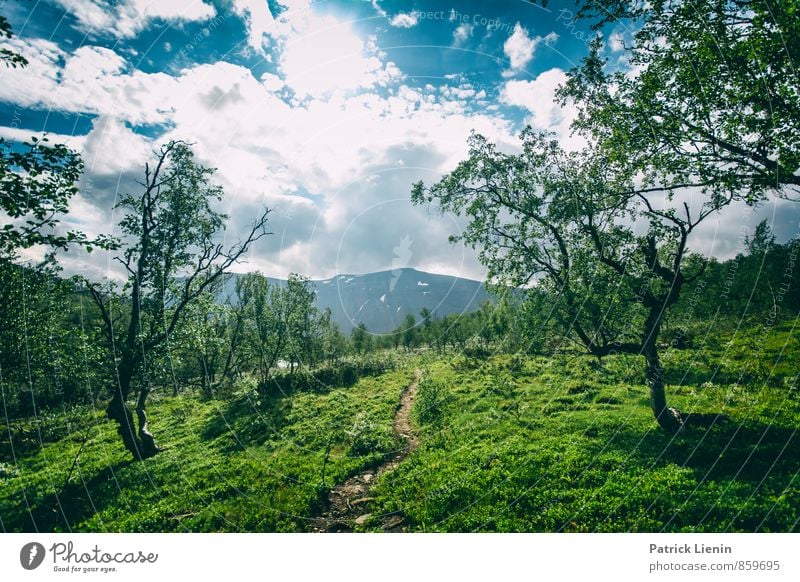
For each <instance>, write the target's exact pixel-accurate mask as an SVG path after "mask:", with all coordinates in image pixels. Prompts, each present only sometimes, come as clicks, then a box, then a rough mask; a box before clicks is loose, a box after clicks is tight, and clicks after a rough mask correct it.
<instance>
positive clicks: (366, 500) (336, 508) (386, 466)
mask: <svg viewBox="0 0 800 582" xmlns="http://www.w3.org/2000/svg"><path fill="white" fill-rule="evenodd" d="M421 373H422V372H421V370H415V371H414V379H413V380H412V381H411V383H410V384H409V385H408V386H407V387H406V389H405V390H404V391H403V394H402V396H401V397H400V408H399V409H398V410H397V414H395V416H394V421H393V422H392V427H393V428H394V432H395V434H396V435H398V436H399V437H400V438H401V439H403V441H405V446H404V447H403V448H401V449H399V450H398V451H396V452H395V453H394V454H393V455H392V456H391V457H389V458H388V459H387V460H386V461H384V462H383V463H381V464H380V465H378V466H377V467H375V468H374V469H368V470H366V471H363V472H362V473H359V474H358V475H354V476H353V477H350V478H349V479H348V480H347V481H345V482H344V483H341V484H340V485H337V486H336V487H334V488H333V489H332V490H331V492H330V494H329V495H328V509H327V511H325V513H323V514H322V515H321V516H319V517H317V518H314V519H312V520H311V522H310V524H309V531H312V532H349V531H353V530H354V529H355V528H356V527H358V526H361V525H364V524H365V523H367V521H369V522H370V524H372V525H374V524H376V523H377V524H379V525H380V528H381V529H383V530H384V531H400V530H401V528H402V525H403V518H402V517H401V516H399V515H381V516H375V517H374V518H373V516H372V514H371V513H370V510H369V505H370V502H371V501H372V500H373V499H374V498H373V497H370V495H369V492H370V489H372V486H373V485H374V484H375V481H376V479H377V478H378V477H380V476H381V475H383V474H384V473H386V472H387V471H391V470H393V469H395V468H396V467H397V466H398V465H399V464H400V463H401V462H402V461H403V459H405V458H406V457H407V456H408V455H409V454H411V452H412V451H413V450H414V449H416V448H417V444H418V441H417V436H416V435H415V434H414V432H413V430H412V429H411V422H410V417H411V407H412V406H413V404H414V399H415V398H416V396H417V388H418V386H419V378H420V375H421Z"/></svg>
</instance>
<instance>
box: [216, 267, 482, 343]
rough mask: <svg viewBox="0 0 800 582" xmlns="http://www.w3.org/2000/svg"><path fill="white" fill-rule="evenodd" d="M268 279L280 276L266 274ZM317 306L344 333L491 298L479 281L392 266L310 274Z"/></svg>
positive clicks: (462, 309) (380, 328) (229, 288)
mask: <svg viewBox="0 0 800 582" xmlns="http://www.w3.org/2000/svg"><path fill="white" fill-rule="evenodd" d="M269 281H270V283H271V284H277V285H282V284H285V281H284V280H281V279H273V278H271V277H270V278H269ZM312 283H313V284H314V287H315V289H316V292H317V301H316V304H317V307H318V308H319V309H326V308H330V310H331V315H332V318H333V320H334V321H335V322H336V323H337V324H338V325H339V327H340V328H341V330H342V331H343V332H344V333H346V334H349V333H350V331H351V330H352V329H353V328H354V327H356V326H357V325H358V324H359V323H363V324H364V325H366V326H367V328H368V329H369V330H370V331H371V332H373V333H388V332H390V331H392V330H393V329H396V328H397V327H398V326H400V324H401V323H402V322H403V320H404V319H405V318H406V316H407V315H408V314H412V315H413V316H414V317H415V318H416V319H417V320H418V321H419V319H420V317H419V313H420V311H422V309H423V308H427V309H428V310H430V311H431V313H433V314H434V315H435V316H437V317H443V316H445V315H450V314H454V313H467V312H469V311H474V310H476V309H478V308H479V307H480V306H481V304H482V303H483V302H485V301H491V300H492V296H491V295H490V294H489V293H488V292H487V290H486V288H485V287H484V285H483V283H481V282H480V281H473V280H472V279H464V278H461V277H453V276H450V275H437V274H434V273H426V272H424V271H418V270H416V269H412V268H403V269H392V270H390V271H380V272H377V273H367V274H365V275H336V276H335V277H331V278H330V279H321V280H313V281H312ZM233 289H234V282H233V280H229V281H228V282H226V289H225V292H224V293H225V295H228V296H232V295H233Z"/></svg>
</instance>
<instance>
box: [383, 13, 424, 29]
mask: <svg viewBox="0 0 800 582" xmlns="http://www.w3.org/2000/svg"><path fill="white" fill-rule="evenodd" d="M418 22H419V12H417V11H416V10H414V11H412V12H406V13H404V12H399V13H398V14H395V15H394V16H393V17H392V18H391V20H389V24H391V25H392V26H395V27H397V28H413V27H414V26H416V25H417V23H418Z"/></svg>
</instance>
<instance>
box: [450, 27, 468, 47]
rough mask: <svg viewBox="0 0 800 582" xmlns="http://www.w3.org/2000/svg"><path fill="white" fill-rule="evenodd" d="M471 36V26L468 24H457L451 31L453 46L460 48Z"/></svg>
mask: <svg viewBox="0 0 800 582" xmlns="http://www.w3.org/2000/svg"><path fill="white" fill-rule="evenodd" d="M471 36H472V25H471V24H469V23H468V22H464V23H463V24H459V25H458V26H457V27H456V29H455V30H454V31H453V44H454V45H455V46H460V45H462V44H464V43H465V42H466V41H467V39H469V37H471Z"/></svg>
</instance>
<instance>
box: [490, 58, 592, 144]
mask: <svg viewBox="0 0 800 582" xmlns="http://www.w3.org/2000/svg"><path fill="white" fill-rule="evenodd" d="M566 80H567V74H566V73H565V72H564V71H562V70H561V69H559V68H553V69H550V70H548V71H545V72H543V73H541V74H539V75H538V76H537V77H536V78H535V79H534V80H532V81H520V80H516V79H512V80H509V81H506V82H505V83H504V84H503V86H502V89H501V91H500V102H501V103H505V104H507V105H514V106H517V107H521V108H523V109H525V110H527V111H528V113H529V115H528V117H527V119H526V122H527V123H528V124H530V125H531V126H532V127H534V128H536V129H539V130H542V131H551V132H554V133H555V134H556V135H557V137H558V139H559V141H560V142H561V145H562V146H564V147H565V148H567V149H579V148H580V147H582V146H583V145H584V144H585V141H584V140H583V139H582V138H581V137H579V136H574V135H570V133H571V131H570V125H571V123H572V121H573V120H574V119H575V116H576V115H577V110H576V108H575V106H574V105H572V104H570V103H567V104H566V105H564V106H562V105H560V104H559V103H557V102H556V101H555V92H556V89H557V88H558V87H559V85H562V84H563V83H565V82H566Z"/></svg>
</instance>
